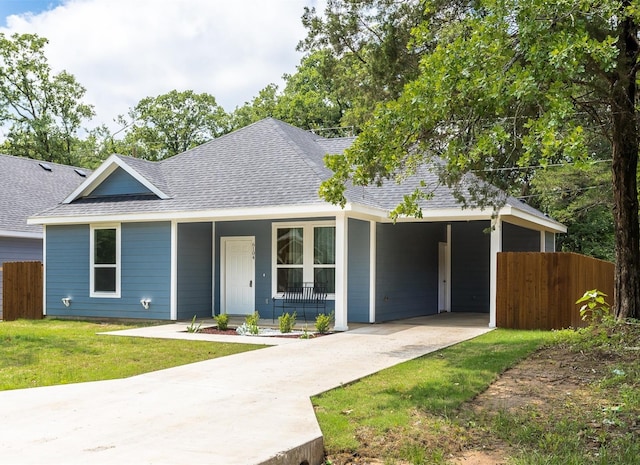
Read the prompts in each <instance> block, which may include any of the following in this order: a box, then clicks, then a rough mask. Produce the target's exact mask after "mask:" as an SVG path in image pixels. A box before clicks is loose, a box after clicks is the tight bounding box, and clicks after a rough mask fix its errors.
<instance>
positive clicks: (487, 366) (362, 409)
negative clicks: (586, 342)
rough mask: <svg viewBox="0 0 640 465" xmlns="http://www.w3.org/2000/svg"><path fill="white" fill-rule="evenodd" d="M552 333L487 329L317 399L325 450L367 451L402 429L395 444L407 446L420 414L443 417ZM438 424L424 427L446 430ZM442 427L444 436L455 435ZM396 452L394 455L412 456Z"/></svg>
mask: <svg viewBox="0 0 640 465" xmlns="http://www.w3.org/2000/svg"><path fill="white" fill-rule="evenodd" d="M550 337H551V333H548V332H541V331H508V330H495V331H491V332H489V333H487V334H484V335H482V336H479V337H477V338H474V339H472V340H469V341H466V342H463V343H460V344H457V345H454V346H452V347H449V348H447V349H444V350H440V351H438V352H434V353H432V354H428V355H425V356H423V357H420V358H418V359H415V360H411V361H408V362H405V363H402V364H400V365H396V366H394V367H391V368H388V369H386V370H383V371H380V372H378V373H376V374H374V375H371V376H369V377H367V378H365V379H362V380H360V381H358V382H356V383H353V384H349V385H346V386H343V387H340V388H337V389H334V390H332V391H328V392H326V393H324V394H322V395H320V396H317V397H315V398H314V399H313V404H314V406H315V408H316V414H317V417H318V421H319V423H320V428H321V429H322V432H323V434H324V440H325V447H326V449H327V452H328V453H329V454H330V455H331V454H340V453H345V452H346V453H355V452H358V451H363V450H365V451H367V450H368V449H369V448H370V446H371V445H370V444H368V442H369V441H371V442H374V443H375V442H380V441H383V438H384V437H385V436H386V435H388V434H389V433H391V434H399V435H402V434H405V433H406V435H407V438H406V439H407V440H406V441H402V440H401V439H400V441H399V442H400V443H404V444H403V446H402V447H410V444H412V440H411V438H410V437H411V435H412V433H411V432H410V430H411V429H412V425H413V424H414V422H416V421H420V415H419V413H420V412H429V413H431V414H434V415H436V416H438V417H440V416H442V417H445V418H446V416H447V415H448V414H450V413H452V412H453V411H454V410H455V409H456V408H458V407H459V406H460V405H461V404H462V403H463V402H465V401H467V400H469V399H471V398H473V397H474V396H475V395H476V394H478V393H479V392H482V391H484V390H485V389H486V388H487V387H488V386H489V385H490V384H491V383H492V382H493V381H494V380H495V379H496V378H497V377H498V376H499V375H500V373H502V372H503V371H504V370H505V369H507V368H508V367H510V366H512V365H513V364H515V363H516V362H518V361H519V360H522V359H523V358H524V357H526V356H527V355H529V354H530V353H531V352H533V351H534V350H536V349H537V348H538V347H540V346H541V345H542V344H543V343H545V342H546V341H549V340H550ZM443 419H444V418H443ZM437 423H438V422H436V423H435V424H432V425H429V426H428V427H429V428H444V429H449V426H446V425H445V424H444V423H446V422H443V423H442V424H437ZM424 426H425V427H427V425H424ZM418 429H420V428H418ZM444 429H443V432H442V434H453V431H449V432H448V433H447V432H445V431H444ZM403 431H404V433H402V432H403ZM378 452H381V451H380V450H378ZM385 452H388V451H385ZM396 452H397V454H398V455H396V458H403V459H405V460H407V459H410V457H407V456H403V455H405V454H403V453H402V451H396ZM430 452H436V454H438V453H439V451H430ZM409 455H411V454H409ZM432 459H433V457H432ZM436 462H437V461H436Z"/></svg>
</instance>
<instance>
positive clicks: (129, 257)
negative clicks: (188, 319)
mask: <svg viewBox="0 0 640 465" xmlns="http://www.w3.org/2000/svg"><path fill="white" fill-rule="evenodd" d="M89 236H90V228H89V225H74V226H48V227H47V236H46V238H47V269H46V287H47V290H46V293H47V295H46V305H47V315H50V316H71V317H97V318H142V319H169V318H170V316H171V315H170V289H171V225H170V223H169V222H158V223H131V224H128V223H125V224H123V225H122V230H121V240H122V245H121V297H120V298H95V297H94V298H92V297H89V295H90V289H89V282H90V281H89V275H90V272H91V270H90V265H89V264H90V255H89V254H90V250H89ZM67 296H70V297H71V298H72V303H71V306H70V307H65V306H64V305H63V304H62V302H61V299H62V298H63V297H67ZM142 298H148V299H151V306H150V307H149V309H148V310H145V309H144V308H143V307H142V305H140V299H142Z"/></svg>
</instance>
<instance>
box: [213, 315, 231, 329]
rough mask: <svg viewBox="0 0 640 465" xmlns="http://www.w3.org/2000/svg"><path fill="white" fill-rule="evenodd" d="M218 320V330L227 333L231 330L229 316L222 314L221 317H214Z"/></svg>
mask: <svg viewBox="0 0 640 465" xmlns="http://www.w3.org/2000/svg"><path fill="white" fill-rule="evenodd" d="M214 320H216V324H217V325H218V329H219V330H220V331H226V330H227V329H228V328H229V315H228V314H226V313H221V314H220V315H216V316H215V317H214Z"/></svg>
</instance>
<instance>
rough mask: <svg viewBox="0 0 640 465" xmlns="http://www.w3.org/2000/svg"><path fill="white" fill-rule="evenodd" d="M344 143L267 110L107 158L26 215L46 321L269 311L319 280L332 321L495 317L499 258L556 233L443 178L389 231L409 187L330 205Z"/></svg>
mask: <svg viewBox="0 0 640 465" xmlns="http://www.w3.org/2000/svg"><path fill="white" fill-rule="evenodd" d="M352 142H353V139H352V138H339V139H325V138H321V137H319V136H317V135H315V134H312V133H310V132H306V131H303V130H301V129H298V128H295V127H293V126H290V125H288V124H286V123H283V122H281V121H278V120H274V119H271V118H268V119H265V120H262V121H259V122H257V123H255V124H252V125H251V126H248V127H245V128H243V129H240V130H238V131H235V132H233V133H231V134H227V135H225V136H223V137H220V138H218V139H215V140H213V141H211V142H209V143H206V144H204V145H202V146H200V147H197V148H195V149H192V150H189V151H188V152H185V153H182V154H179V155H176V156H174V157H172V158H169V159H166V160H163V161H160V162H148V161H144V160H139V159H136V158H130V157H124V156H120V155H112V156H111V157H110V158H109V159H107V160H106V161H105V162H104V163H103V164H102V165H101V166H100V168H98V169H97V170H96V171H95V172H94V173H93V174H92V175H91V176H90V177H88V178H87V179H86V181H85V182H84V183H82V185H80V186H79V187H78V188H77V189H76V190H74V191H73V192H70V193H69V195H68V196H67V197H66V199H65V200H64V202H63V203H62V204H60V205H58V206H56V207H54V208H52V209H50V210H48V211H45V212H42V213H40V214H38V215H36V216H34V217H32V218H31V219H30V220H29V222H30V224H32V225H44V227H45V232H46V234H45V243H46V256H45V283H46V303H45V305H46V313H47V315H50V316H66V317H79V316H81V317H100V318H103V317H118V318H146V319H167V320H187V319H191V318H192V317H193V316H194V315H197V316H198V317H210V316H211V315H213V314H218V313H228V314H234V315H246V314H250V313H253V312H254V311H255V310H257V311H259V312H260V314H261V315H262V316H263V317H271V312H272V298H273V297H274V296H278V295H279V294H281V292H282V290H283V289H285V288H286V287H287V286H288V285H291V284H292V283H297V282H300V281H302V282H314V281H316V282H324V283H327V285H328V287H329V293H330V296H329V298H330V305H329V308H328V311H330V310H335V326H336V329H346V328H347V325H348V323H349V322H370V323H373V322H381V321H386V320H393V319H399V318H408V317H415V316H421V315H430V314H435V313H438V312H440V311H453V312H487V313H490V324H491V325H494V324H495V289H496V283H495V272H496V261H497V253H498V252H499V251H502V250H505V251H506V250H512V251H515V250H518V251H522V250H530V251H553V249H554V242H555V234H556V233H560V232H565V228H564V226H562V225H561V224H559V223H557V222H556V221H553V220H551V219H550V218H548V217H546V216H545V215H543V214H542V213H540V212H539V211H537V210H535V209H533V208H531V207H529V206H527V205H526V204H524V203H522V202H520V201H518V200H516V199H509V200H508V202H507V203H506V205H505V206H504V207H503V208H502V209H501V210H500V211H499V214H498V215H497V216H496V217H494V218H493V219H492V211H491V210H480V209H462V208H460V206H459V205H458V204H457V203H456V201H455V200H454V198H453V196H452V195H451V192H450V191H449V190H448V189H447V188H445V187H439V188H438V189H437V190H436V191H435V195H434V197H433V198H432V199H430V200H429V201H428V202H425V204H424V216H423V218H421V219H416V218H403V219H400V220H398V222H397V223H395V224H394V222H392V221H391V220H390V219H389V211H390V210H391V209H393V208H394V207H395V206H396V204H397V203H399V202H400V201H401V200H402V197H403V195H404V194H406V193H407V191H408V190H409V188H407V187H403V186H400V185H397V184H395V183H391V182H389V183H387V184H386V185H385V186H384V187H381V188H377V187H367V188H362V187H358V188H350V189H349V190H348V191H347V199H348V202H347V204H346V205H345V207H344V209H343V208H340V207H338V206H334V205H331V204H329V203H327V202H325V201H323V200H321V199H320V198H319V197H318V188H319V186H320V183H321V182H322V181H323V180H325V179H327V178H328V177H329V176H330V175H331V172H330V171H329V170H328V169H327V168H326V167H325V166H324V164H323V157H324V156H325V154H331V153H340V152H342V151H343V150H344V149H345V148H347V147H348V146H349V145H350V144H351V143H352ZM421 176H431V180H434V181H435V177H434V176H433V175H428V174H427V173H421ZM492 226H493V228H491V227H492ZM489 230H490V231H489ZM63 299H67V300H66V303H67V304H69V305H68V306H65V304H64V303H63V301H62V300H63Z"/></svg>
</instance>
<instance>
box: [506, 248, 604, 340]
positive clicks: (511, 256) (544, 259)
mask: <svg viewBox="0 0 640 465" xmlns="http://www.w3.org/2000/svg"><path fill="white" fill-rule="evenodd" d="M613 274H614V265H613V263H610V262H606V261H603V260H597V259H595V258H591V257H586V256H584V255H579V254H575V253H567V252H552V253H548V252H547V253H544V252H501V253H499V254H498V274H497V294H496V326H498V327H499V328H514V329H562V328H568V327H578V326H584V325H585V323H584V322H583V321H582V319H581V318H580V312H579V309H580V308H579V306H578V305H576V303H575V302H576V300H578V299H579V298H580V297H582V295H583V294H584V293H585V291H588V290H591V289H598V290H600V291H602V292H604V293H605V294H607V296H608V297H607V302H608V303H609V304H613V279H614V276H613Z"/></svg>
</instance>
